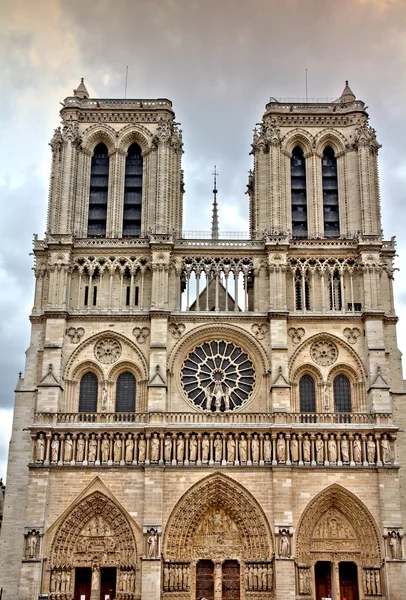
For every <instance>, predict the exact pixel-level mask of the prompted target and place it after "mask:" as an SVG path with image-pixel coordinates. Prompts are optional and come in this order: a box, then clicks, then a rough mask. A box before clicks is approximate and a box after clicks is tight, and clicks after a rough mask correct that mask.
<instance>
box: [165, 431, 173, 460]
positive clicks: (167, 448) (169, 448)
mask: <svg viewBox="0 0 406 600" xmlns="http://www.w3.org/2000/svg"><path fill="white" fill-rule="evenodd" d="M164 454H165V462H167V463H169V462H171V458H172V438H171V436H170V435H167V436H166V437H165V440H164Z"/></svg>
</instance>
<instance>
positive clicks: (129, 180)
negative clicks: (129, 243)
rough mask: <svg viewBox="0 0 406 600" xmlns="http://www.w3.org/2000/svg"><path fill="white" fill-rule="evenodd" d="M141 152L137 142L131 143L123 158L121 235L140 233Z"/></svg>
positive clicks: (129, 235)
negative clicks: (123, 183) (123, 181)
mask: <svg viewBox="0 0 406 600" xmlns="http://www.w3.org/2000/svg"><path fill="white" fill-rule="evenodd" d="M141 211H142V154H141V148H140V147H139V146H138V144H131V146H130V147H129V148H128V154H127V158H126V160H125V187H124V208H123V237H135V236H138V235H140V233H141Z"/></svg>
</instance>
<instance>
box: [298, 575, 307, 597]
mask: <svg viewBox="0 0 406 600" xmlns="http://www.w3.org/2000/svg"><path fill="white" fill-rule="evenodd" d="M299 594H306V574H305V572H304V569H299Z"/></svg>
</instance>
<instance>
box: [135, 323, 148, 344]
mask: <svg viewBox="0 0 406 600" xmlns="http://www.w3.org/2000/svg"><path fill="white" fill-rule="evenodd" d="M133 335H134V336H135V339H136V340H137V342H138V343H139V344H145V342H146V340H147V337H148V336H149V328H148V327H134V329H133Z"/></svg>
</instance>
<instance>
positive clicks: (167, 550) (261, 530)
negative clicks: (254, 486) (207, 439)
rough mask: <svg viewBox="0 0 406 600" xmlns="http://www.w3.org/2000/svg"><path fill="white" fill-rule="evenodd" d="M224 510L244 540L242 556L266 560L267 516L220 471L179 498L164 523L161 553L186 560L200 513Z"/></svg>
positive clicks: (268, 544)
mask: <svg viewBox="0 0 406 600" xmlns="http://www.w3.org/2000/svg"><path fill="white" fill-rule="evenodd" d="M213 506H218V507H220V508H222V509H223V510H225V511H226V512H227V514H228V515H229V516H230V518H231V519H232V520H233V521H234V522H235V524H236V525H237V527H238V529H239V530H240V533H241V536H242V538H243V539H244V549H243V552H244V558H245V559H246V560H248V559H256V560H268V559H270V558H271V557H272V553H273V550H272V549H273V542H272V535H271V532H270V529H269V525H268V522H267V519H266V517H265V515H264V513H263V511H262V509H261V507H260V506H259V504H258V502H257V501H256V500H255V498H254V497H253V496H252V495H251V494H250V493H249V492H248V491H247V490H246V489H245V488H243V487H242V486H241V485H240V484H238V483H237V482H236V481H234V480H232V479H230V478H229V477H226V476H225V475H222V474H215V475H209V476H208V477H206V478H204V479H203V480H202V481H199V482H198V483H196V484H195V485H194V486H193V487H192V488H191V489H190V490H188V491H187V492H186V493H185V494H184V495H183V496H182V498H181V499H180V500H179V501H178V503H177V504H176V506H175V508H174V509H173V511H172V514H171V516H170V518H169V521H168V524H167V526H166V531H165V537H164V556H165V558H166V559H171V560H185V558H186V557H190V556H191V554H192V538H193V535H194V533H195V531H196V529H197V527H198V525H199V523H200V521H201V518H202V516H203V515H204V514H205V513H206V512H207V511H208V510H210V508H211V507H213Z"/></svg>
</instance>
